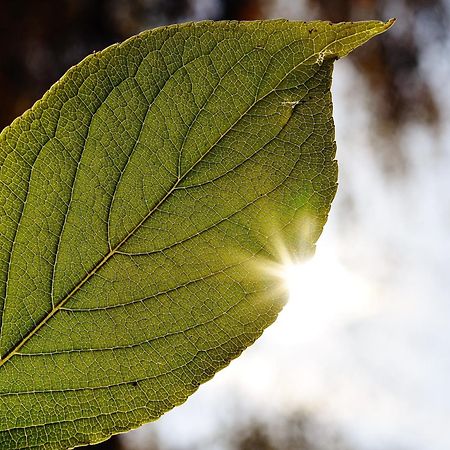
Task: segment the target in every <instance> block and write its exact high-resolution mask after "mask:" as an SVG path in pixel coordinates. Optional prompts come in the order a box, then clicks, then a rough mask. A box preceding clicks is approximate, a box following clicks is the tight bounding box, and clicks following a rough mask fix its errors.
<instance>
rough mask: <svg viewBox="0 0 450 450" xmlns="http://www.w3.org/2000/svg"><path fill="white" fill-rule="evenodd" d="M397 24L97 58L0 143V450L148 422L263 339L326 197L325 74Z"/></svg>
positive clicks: (254, 35) (224, 33) (140, 39)
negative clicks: (292, 262)
mask: <svg viewBox="0 0 450 450" xmlns="http://www.w3.org/2000/svg"><path fill="white" fill-rule="evenodd" d="M390 24H391V22H388V23H386V24H385V23H382V22H360V23H353V24H349V23H342V24H336V25H333V24H329V23H324V22H310V23H300V22H288V21H284V20H278V21H266V22H264V21H263V22H246V23H245V22H244V23H238V22H218V23H213V22H200V23H196V24H194V23H189V24H183V25H175V26H168V27H162V28H158V29H155V30H151V31H147V32H144V33H142V34H140V35H138V36H135V37H132V38H130V39H128V40H127V41H125V42H124V43H121V44H117V45H113V46H111V47H109V48H107V49H106V50H104V51H102V52H99V53H96V54H93V55H90V56H88V57H87V58H86V59H85V60H83V61H82V62H81V63H80V64H78V65H77V66H75V67H73V68H72V69H70V70H69V71H68V72H67V74H66V75H64V77H63V78H62V79H61V80H60V81H59V82H58V83H56V84H55V85H54V86H53V87H52V88H51V89H50V90H49V91H48V92H47V93H46V94H45V95H44V97H43V98H42V100H40V101H38V102H37V103H36V104H35V105H34V106H33V108H31V109H30V110H29V111H27V112H26V113H25V114H24V115H23V116H22V117H20V118H18V119H16V120H15V121H14V122H13V124H12V125H11V126H10V127H7V128H6V129H5V130H3V132H2V133H1V135H0V232H1V235H0V355H1V359H0V447H1V448H2V449H25V448H39V449H64V448H68V447H74V446H77V445H82V444H86V443H92V442H98V441H101V440H103V439H106V438H107V437H108V436H110V435H111V434H114V433H118V432H123V431H126V430H129V429H131V428H134V427H137V426H139V425H140V424H142V423H145V422H147V421H149V420H153V419H156V418H158V417H159V416H160V415H161V414H163V413H164V412H165V411H167V410H169V409H171V408H172V407H173V406H175V405H177V404H180V403H182V402H184V401H185V400H186V398H187V397H188V396H189V395H190V394H192V393H193V392H194V391H195V390H196V389H197V387H198V386H199V385H200V384H201V383H203V382H204V381H206V380H208V379H209V378H211V377H212V376H213V375H214V373H216V372H217V371H218V370H220V369H221V368H223V367H224V366H226V365H227V364H228V363H229V362H230V361H231V360H232V359H233V358H234V357H236V356H237V355H239V354H240V353H241V352H242V350H244V349H245V348H246V347H247V346H249V345H250V344H251V343H252V342H254V340H255V339H256V338H257V337H258V336H259V335H260V334H261V333H262V331H263V330H264V328H266V327H267V326H268V325H270V324H271V323H272V322H273V321H274V319H275V318H276V315H277V314H278V312H279V311H280V309H281V308H282V305H283V303H284V301H285V296H286V293H285V292H284V291H283V290H282V289H280V288H279V280H277V279H276V278H275V277H273V276H270V275H268V273H267V271H266V270H264V264H269V263H273V262H275V263H279V262H280V261H279V252H278V250H277V243H283V245H284V246H285V247H287V248H288V249H289V250H290V251H291V252H293V253H297V254H298V255H299V256H302V255H303V254H308V253H310V252H311V250H312V249H313V247H314V244H315V241H316V240H317V238H318V236H319V235H320V232H321V230H322V227H323V225H324V223H325V221H326V217H327V214H328V211H329V208H330V205H331V201H332V199H333V197H334V194H335V191H336V178H337V166H336V162H335V161H334V154H335V143H334V127H333V121H332V108H331V94H330V83H331V72H332V66H333V62H334V60H335V59H337V58H339V57H342V56H345V55H346V54H348V53H349V52H350V51H351V50H353V49H354V48H356V47H358V46H359V45H361V44H363V43H364V42H365V41H367V40H368V39H370V38H371V37H373V36H375V35H376V34H379V33H381V32H383V31H384V30H385V29H387V28H388V27H389V26H390Z"/></svg>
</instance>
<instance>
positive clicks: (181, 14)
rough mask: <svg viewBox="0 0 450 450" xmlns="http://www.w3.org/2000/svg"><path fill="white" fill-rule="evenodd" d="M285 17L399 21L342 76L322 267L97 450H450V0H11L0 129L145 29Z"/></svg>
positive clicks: (2, 10)
mask: <svg viewBox="0 0 450 450" xmlns="http://www.w3.org/2000/svg"><path fill="white" fill-rule="evenodd" d="M276 17H285V18H288V19H301V20H309V19H324V20H331V21H335V22H336V21H343V20H363V19H382V20H386V19H388V18H390V17H397V19H398V20H397V23H396V25H395V27H393V28H392V29H391V30H390V31H389V32H388V33H387V34H385V35H383V36H382V37H379V38H376V39H375V40H373V41H371V42H370V43H369V44H367V45H365V46H364V47H363V48H361V49H359V50H357V51H356V52H355V53H354V54H352V55H351V56H350V57H349V58H345V59H344V60H342V61H338V62H337V64H336V68H335V76H334V82H333V95H334V109H335V113H334V114H335V122H336V139H337V144H338V155H337V156H338V159H339V163H340V181H339V183H340V186H339V190H338V194H337V197H336V200H335V202H334V204H333V207H332V210H331V214H330V218H329V222H328V223H327V225H326V227H325V231H324V233H323V235H322V237H321V239H320V240H319V243H318V246H317V253H316V256H315V258H314V259H313V260H311V261H309V262H308V263H306V264H304V265H303V266H301V267H298V266H292V267H289V270H287V272H286V273H287V282H288V283H289V286H290V292H291V298H290V301H289V303H288V305H287V306H286V308H285V310H284V311H283V312H282V313H281V315H280V317H279V319H278V321H277V322H276V323H275V324H274V325H273V326H271V327H270V328H269V329H268V330H267V331H266V332H265V333H264V335H263V336H262V337H261V338H260V339H259V341H258V342H257V343H256V344H255V345H254V346H253V347H251V348H250V349H248V350H247V351H245V352H244V354H243V355H242V356H241V358H239V359H237V360H236V361H234V362H233V363H232V364H231V365H230V366H229V367H228V368H227V369H226V370H224V371H222V372H220V373H219V374H218V375H216V377H215V378H214V379H213V380H212V381H210V382H209V383H207V384H205V385H204V386H202V387H200V389H199V390H198V392H197V393H196V394H194V395H193V396H192V397H191V398H190V399H189V400H188V401H187V402H186V403H185V404H184V405H182V406H180V407H178V408H176V409H175V410H173V411H171V412H169V413H168V414H166V415H165V416H163V417H162V418H161V419H160V420H159V421H157V422H155V423H152V424H148V425H146V426H143V427H141V428H140V429H138V430H135V431H133V432H131V433H128V434H126V435H123V436H120V437H114V438H112V439H110V440H109V441H108V442H106V443H103V444H99V445H97V446H92V448H95V449H111V450H114V449H120V450H448V449H449V448H450V427H449V426H450V332H449V324H450V298H449V291H450V274H449V266H450V264H449V263H450V121H449V118H450V88H449V85H450V31H449V30H450V20H449V17H450V1H449V0H428V1H427V0H395V1H393V0H391V1H389V0H385V1H383V0H353V1H352V0H334V1H325V0H272V1H270V0H178V1H176V0H133V1H131V0H130V1H125V0H58V1H56V0H55V1H50V0H41V1H31V0H30V1H23V0H21V1H19V0H10V1H8V0H0V38H1V42H2V50H1V58H0V99H1V112H0V128H3V126H6V125H8V124H9V123H10V122H11V121H12V120H13V119H14V118H15V117H17V116H18V115H20V114H21V113H22V112H23V111H25V110H26V109H27V108H29V107H30V106H31V105H32V104H33V103H34V102H35V101H36V100H37V99H38V98H40V97H41V96H42V94H43V93H44V92H45V91H46V90H47V89H48V88H49V87H50V85H51V84H52V83H54V82H55V81H56V80H57V79H58V78H59V77H60V76H61V75H62V74H63V73H64V72H65V71H66V70H67V69H68V68H69V67H70V66H72V65H73V64H75V63H77V62H79V61H80V60H81V59H82V58H83V57H84V56H86V55H87V54H89V53H91V52H92V51H94V50H101V49H103V48H104V47H106V46H107V45H109V44H112V43H114V42H118V41H121V40H123V39H125V38H127V37H129V36H131V35H133V34H136V33H138V32H139V31H142V30H144V29H148V28H151V27H154V26H158V25H164V24H168V23H175V22H185V21H189V20H201V19H216V20H219V19H239V20H251V19H265V18H276ZM298 280H300V286H299V283H298Z"/></svg>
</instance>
